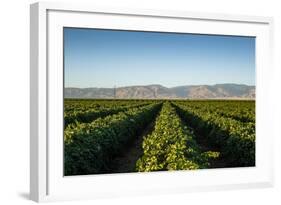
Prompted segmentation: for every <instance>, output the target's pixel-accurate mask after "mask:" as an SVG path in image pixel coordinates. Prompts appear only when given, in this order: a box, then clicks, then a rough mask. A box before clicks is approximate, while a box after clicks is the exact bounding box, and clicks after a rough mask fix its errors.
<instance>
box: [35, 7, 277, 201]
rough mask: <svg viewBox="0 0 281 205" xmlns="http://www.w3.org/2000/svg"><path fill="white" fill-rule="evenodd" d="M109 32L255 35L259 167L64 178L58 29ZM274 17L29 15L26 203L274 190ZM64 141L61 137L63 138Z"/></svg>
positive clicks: (68, 10) (96, 12)
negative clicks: (260, 188) (28, 171)
mask: <svg viewBox="0 0 281 205" xmlns="http://www.w3.org/2000/svg"><path fill="white" fill-rule="evenodd" d="M65 26H68V27H84V28H85V27H86V28H93V27H95V28H110V29H127V30H130V29H131V30H144V31H169V32H188V33H204V34H222V35H242V36H243V35H246V36H255V37H256V89H257V94H256V119H257V120H256V136H257V142H256V166H255V167H253V168H227V169H213V170H197V171H176V172H154V173H129V174H110V175H92V176H75V177H64V176H63V172H62V169H63V163H62V160H63V156H62V153H63V152H62V151H63V146H62V143H63V137H62V134H63V131H62V130H63V127H62V126H63V124H62V123H63V121H62V116H63V114H62V113H63V112H62V100H63V90H62V87H61V86H62V81H63V71H62V70H63V60H62V40H63V35H61V34H62V28H63V27H65ZM272 29H273V19H272V18H270V17H258V16H241V15H227V14H213V13H196V12H187V11H160V10H159V11H157V10H141V9H125V8H97V7H95V5H91V4H90V5H89V4H86V5H85V4H71V3H46V2H40V3H35V4H32V5H31V9H30V56H31V58H30V69H31V72H30V79H31V81H30V94H31V95H30V119H31V127H30V198H31V200H34V201H37V202H41V201H53V200H71V199H84V198H85V199H86V198H88V199H89V198H98V197H114V196H129V195H138V194H151V193H175V192H189V191H206V190H222V189H237V188H252V187H270V186H273V160H272V159H273V153H272V152H273V129H272V124H271V123H270V121H269V120H268V119H270V114H269V113H267V112H266V109H265V108H266V107H267V106H270V105H271V104H270V100H271V99H270V96H269V92H268V91H269V90H270V86H271V83H270V79H271V78H272V75H273V72H272V71H273V67H272V65H271V62H272V45H273V36H272V35H273V32H272ZM60 135H61V136H60Z"/></svg>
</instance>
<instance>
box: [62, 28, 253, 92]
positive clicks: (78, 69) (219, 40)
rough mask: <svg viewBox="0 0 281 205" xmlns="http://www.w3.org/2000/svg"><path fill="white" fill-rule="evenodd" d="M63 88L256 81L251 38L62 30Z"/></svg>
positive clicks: (243, 82) (76, 29) (250, 83)
mask: <svg viewBox="0 0 281 205" xmlns="http://www.w3.org/2000/svg"><path fill="white" fill-rule="evenodd" d="M64 74H65V87H80V88H84V87H114V86H117V87H121V86H131V85H149V84H161V85H163V86H166V87H174V86H180V85H200V84H208V85H213V84H218V83H239V84H247V85H255V38H254V37H238V36H218V35H194V34H175V33H158V32H133V31H116V30H115V31H114V30H98V29H78V28H64Z"/></svg>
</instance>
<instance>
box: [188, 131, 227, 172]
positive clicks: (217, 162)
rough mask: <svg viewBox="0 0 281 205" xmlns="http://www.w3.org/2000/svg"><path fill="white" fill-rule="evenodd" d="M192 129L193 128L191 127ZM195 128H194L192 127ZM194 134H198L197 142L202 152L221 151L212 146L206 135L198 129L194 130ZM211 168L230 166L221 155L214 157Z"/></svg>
mask: <svg viewBox="0 0 281 205" xmlns="http://www.w3.org/2000/svg"><path fill="white" fill-rule="evenodd" d="M191 129H192V128H191ZM192 130H193V129H192ZM193 132H194V134H195V136H196V138H195V141H196V142H197V144H198V146H199V147H200V148H201V150H202V152H207V151H213V152H221V151H220V149H218V148H216V147H213V146H211V145H210V144H209V143H208V141H207V139H206V137H204V136H202V135H200V134H198V133H197V132H196V131H194V130H193ZM210 164H211V165H210V168H226V167H230V166H229V165H228V163H227V161H226V160H225V159H223V158H222V157H221V156H220V157H218V158H217V159H213V160H211V161H210Z"/></svg>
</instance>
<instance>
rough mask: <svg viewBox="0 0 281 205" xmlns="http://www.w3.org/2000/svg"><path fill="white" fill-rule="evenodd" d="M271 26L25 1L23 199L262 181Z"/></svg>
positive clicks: (267, 182) (242, 19)
mask: <svg viewBox="0 0 281 205" xmlns="http://www.w3.org/2000/svg"><path fill="white" fill-rule="evenodd" d="M272 24H273V20H272V19H271V18H270V17H253V16H236V15H225V14H211V13H210V14H207V13H206V14H205V13H193V12H184V11H155V10H134V9H121V8H96V7H95V6H93V5H81V4H77V5H75V4H61V3H36V4H32V5H31V32H30V33H31V36H30V39H31V41H30V42H31V105H30V106H31V140H30V145H31V150H30V160H31V172H30V178H31V182H30V197H31V199H32V200H35V201H52V200H70V199H81V198H97V197H112V196H129V195H136V194H147V193H173V192H187V191H203V190H220V189H233V188H251V187H268V186H272V183H273V162H272V148H273V147H272V145H273V138H272V133H271V132H272V124H271V123H270V120H269V119H270V114H269V113H268V112H266V107H268V106H270V101H271V100H272V99H271V98H270V96H269V92H268V91H269V89H270V86H271V85H270V79H271V77H272V75H273V74H272V65H271V61H272V59H271V58H272V57H271V56H272V53H271V47H272Z"/></svg>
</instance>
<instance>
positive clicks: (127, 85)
mask: <svg viewBox="0 0 281 205" xmlns="http://www.w3.org/2000/svg"><path fill="white" fill-rule="evenodd" d="M230 84H232V85H246V86H254V87H256V85H250V84H245V83H216V84H186V85H177V86H172V87H168V86H164V85H161V84H157V83H155V84H142V85H140V84H136V85H125V86H115V85H114V86H112V87H98V86H91V87H75V86H68V87H65V86H64V88H79V89H87V88H108V89H112V88H125V87H138V86H144V87H145V86H156V85H158V86H162V87H165V88H176V87H184V86H215V85H230Z"/></svg>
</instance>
